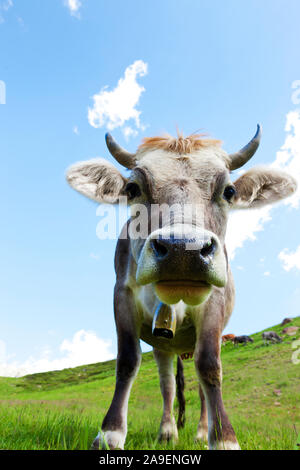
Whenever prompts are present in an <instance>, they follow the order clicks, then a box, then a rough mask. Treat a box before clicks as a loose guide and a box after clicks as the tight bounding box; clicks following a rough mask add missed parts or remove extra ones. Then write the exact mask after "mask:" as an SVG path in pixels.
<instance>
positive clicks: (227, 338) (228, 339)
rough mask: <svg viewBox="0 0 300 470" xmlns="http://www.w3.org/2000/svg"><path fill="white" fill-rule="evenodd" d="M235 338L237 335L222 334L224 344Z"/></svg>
mask: <svg viewBox="0 0 300 470" xmlns="http://www.w3.org/2000/svg"><path fill="white" fill-rule="evenodd" d="M234 338H235V335H232V334H228V335H223V336H222V344H226V343H227V342H228V341H231V342H233V341H234Z"/></svg>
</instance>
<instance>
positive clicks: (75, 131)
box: [73, 126, 79, 135]
mask: <svg viewBox="0 0 300 470" xmlns="http://www.w3.org/2000/svg"><path fill="white" fill-rule="evenodd" d="M73 132H74V134H76V135H79V129H78V126H74V127H73Z"/></svg>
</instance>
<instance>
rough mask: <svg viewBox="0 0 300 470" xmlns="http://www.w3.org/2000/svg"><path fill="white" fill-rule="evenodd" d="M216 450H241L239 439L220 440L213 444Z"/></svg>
mask: <svg viewBox="0 0 300 470" xmlns="http://www.w3.org/2000/svg"><path fill="white" fill-rule="evenodd" d="M213 449H214V450H241V448H240V446H239V443H238V442H237V441H219V442H217V443H216V444H215V446H213Z"/></svg>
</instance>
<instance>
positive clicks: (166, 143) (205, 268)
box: [67, 126, 296, 305]
mask: <svg viewBox="0 0 300 470" xmlns="http://www.w3.org/2000/svg"><path fill="white" fill-rule="evenodd" d="M260 137H261V129H260V126H258V128H257V132H256V134H255V136H254V137H253V139H252V140H251V141H250V142H249V143H248V144H247V145H246V146H245V147H243V148H242V149H241V150H240V151H239V152H237V153H234V154H231V155H228V154H227V153H226V152H225V151H224V150H223V149H222V148H221V145H220V142H219V141H216V140H208V139H203V138H202V137H201V136H199V135H192V136H190V137H187V138H184V137H182V136H178V138H172V137H170V136H166V137H154V138H146V139H144V141H143V143H142V145H141V146H140V147H139V148H138V150H137V152H136V153H135V154H131V153H129V152H127V151H126V150H124V149H122V148H121V147H120V146H119V145H118V144H117V143H116V142H115V141H114V139H113V138H112V137H111V136H110V135H109V134H107V135H106V142H107V146H108V149H109V151H110V153H111V154H112V155H113V156H114V158H115V159H116V160H117V161H118V162H119V163H120V164H121V165H123V166H124V167H126V168H128V169H130V170H131V172H130V175H129V177H124V176H123V175H122V174H121V173H120V172H119V171H118V170H117V169H116V168H115V167H114V166H113V165H111V164H110V163H108V162H107V161H106V160H103V159H94V160H90V161H86V162H80V163H77V164H75V165H73V166H72V167H71V168H70V169H69V170H68V173H67V180H68V182H69V184H70V185H71V186H72V187H73V188H74V189H76V190H77V191H79V192H80V193H82V194H83V195H85V196H87V197H89V198H91V199H94V200H95V201H97V202H99V203H103V202H104V203H117V202H118V201H119V199H120V197H121V196H127V198H128V202H129V204H130V205H131V206H132V211H133V213H135V216H136V215H139V216H140V214H141V212H143V214H144V220H142V224H143V223H144V229H145V218H146V226H147V233H146V234H145V230H142V234H143V236H140V237H134V236H131V237H130V243H131V251H132V256H133V258H134V260H135V262H136V265H137V269H136V281H137V283H138V284H140V285H145V284H150V283H151V284H154V286H155V290H156V294H157V296H158V297H159V298H160V299H161V300H162V301H163V302H164V303H167V304H175V303H177V302H178V301H179V300H184V302H185V303H187V304H189V305H197V304H199V303H202V302H203V301H204V300H205V299H207V298H208V296H209V294H210V292H211V289H212V286H217V287H223V286H225V284H226V280H227V257H226V250H225V244H224V239H225V232H226V226H227V219H228V213H229V210H230V209H240V208H258V207H261V206H263V205H265V204H270V203H273V202H276V201H279V200H280V199H283V198H285V197H287V196H289V195H291V194H292V193H293V192H294V191H295V189H296V182H295V180H294V179H293V178H292V177H291V176H289V175H288V174H286V173H284V172H282V171H278V170H275V169H272V168H262V167H257V168H252V169H251V170H249V171H247V172H245V173H244V174H243V175H242V176H240V177H239V178H238V179H237V180H236V181H234V182H233V181H232V175H231V172H232V171H233V170H236V169H238V168H240V167H242V166H243V165H244V164H245V163H246V162H247V161H248V160H250V158H251V157H252V156H253V155H254V153H255V151H256V149H257V147H258V145H259V142H260ZM137 208H138V211H136V209H137ZM141 208H142V209H143V210H141ZM162 208H163V210H162ZM168 208H171V212H170V213H169V214H168ZM193 208H195V210H193ZM145 214H146V215H145ZM166 214H167V215H170V217H167V216H166ZM133 220H136V219H135V218H134V217H133ZM139 222H141V220H140V221H139Z"/></svg>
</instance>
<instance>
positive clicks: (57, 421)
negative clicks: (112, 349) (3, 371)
mask: <svg viewBox="0 0 300 470" xmlns="http://www.w3.org/2000/svg"><path fill="white" fill-rule="evenodd" d="M291 325H297V326H300V317H298V318H296V319H294V320H293V322H292V323H290V324H288V325H286V326H291ZM269 329H272V330H275V331H276V332H277V333H279V334H281V331H282V327H280V326H278V325H277V326H275V327H272V328H269ZM299 332H300V330H298V332H297V334H296V336H292V337H291V336H284V341H283V342H282V343H279V344H270V345H269V346H266V345H264V343H263V341H262V338H261V332H260V333H257V334H254V335H251V337H252V338H253V339H254V343H253V344H249V343H248V344H246V345H245V346H244V345H239V346H233V345H232V344H226V345H225V346H222V363H223V398H224V403H225V407H226V410H227V412H228V414H229V417H230V419H231V422H232V424H233V427H234V429H235V431H236V434H237V437H238V440H239V443H240V445H241V448H242V449H249V450H251V449H253V450H254V449H255V450H259V449H266V450H267V449H282V450H283V449H296V448H297V442H298V443H299V442H300V441H299V438H298V437H297V436H298V435H299V433H300V416H299V409H300V407H299V403H300V364H294V363H293V362H292V359H291V358H292V353H293V352H294V351H295V349H293V348H292V342H293V341H295V340H296V339H298V338H299V337H300V333H299ZM297 348H300V346H297ZM299 359H300V354H299ZM184 365H185V380H186V386H185V396H186V416H187V420H186V426H185V428H184V429H183V430H181V431H180V432H179V441H178V442H177V443H176V444H175V443H172V442H170V443H168V444H167V445H166V444H164V445H162V444H160V443H158V441H157V433H158V428H159V423H160V419H161V413H162V398H161V395H160V389H159V379H158V373H157V368H156V365H155V363H154V360H153V356H152V353H146V354H143V361H142V365H141V368H140V371H139V374H138V377H137V379H136V381H135V383H134V385H133V389H132V393H131V397H130V401H129V414H128V436H127V441H126V449H143V450H147V449H185V450H189V449H205V444H204V443H203V444H199V443H195V442H194V436H195V433H196V429H197V423H198V419H199V414H200V404H199V398H198V392H197V388H198V387H197V379H196V373H195V370H194V363H193V360H187V361H184ZM114 373H115V361H108V362H105V363H98V364H91V365H86V366H80V367H76V368H73V369H65V370H62V371H53V372H46V373H41V374H33V375H27V376H25V377H21V378H7V377H1V378H0V413H1V419H0V449H20V450H27V449H33V450H34V449H89V448H90V445H91V443H92V441H93V438H94V437H95V436H96V434H97V433H98V430H99V426H100V425H101V422H102V419H103V417H104V415H105V413H106V411H107V409H108V407H109V405H110V402H111V398H112V394H113V391H114V382H115V377H114ZM176 406H177V405H175V412H176V411H177V409H176ZM298 448H299V446H298Z"/></svg>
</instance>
